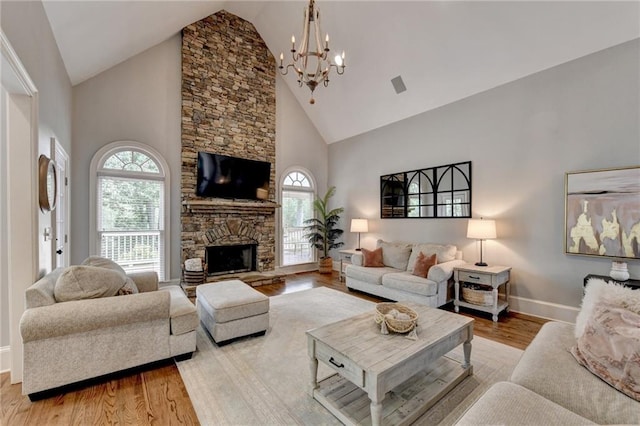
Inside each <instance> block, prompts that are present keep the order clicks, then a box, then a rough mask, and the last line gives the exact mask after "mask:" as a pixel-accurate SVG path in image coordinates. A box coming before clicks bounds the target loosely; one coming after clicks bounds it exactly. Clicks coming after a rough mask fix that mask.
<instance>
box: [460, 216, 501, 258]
mask: <svg viewBox="0 0 640 426" xmlns="http://www.w3.org/2000/svg"><path fill="white" fill-rule="evenodd" d="M467 238H473V239H475V240H480V262H477V263H476V266H487V264H486V263H484V262H483V261H482V241H484V240H489V239H493V238H496V221H495V220H484V219H482V218H480V219H469V224H468V226H467Z"/></svg>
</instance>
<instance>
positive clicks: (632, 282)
mask: <svg viewBox="0 0 640 426" xmlns="http://www.w3.org/2000/svg"><path fill="white" fill-rule="evenodd" d="M589 278H600V279H601V280H604V281H607V282H609V283H615V284H622V285H623V286H625V287H631V288H632V289H634V290H640V280H636V279H633V278H629V279H628V280H626V281H619V280H614V279H613V278H611V277H608V276H606V275H596V274H589V275H587V276H586V277H584V281H583V285H584V286H585V287H586V285H587V281H589Z"/></svg>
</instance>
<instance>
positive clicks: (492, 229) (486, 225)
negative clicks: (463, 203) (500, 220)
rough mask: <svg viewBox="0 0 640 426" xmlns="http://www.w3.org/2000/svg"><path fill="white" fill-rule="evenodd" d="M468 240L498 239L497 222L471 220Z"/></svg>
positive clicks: (468, 227) (468, 228)
mask: <svg viewBox="0 0 640 426" xmlns="http://www.w3.org/2000/svg"><path fill="white" fill-rule="evenodd" d="M467 238H473V239H475V240H489V239H492V238H496V221H495V220H485V219H469V225H468V226H467Z"/></svg>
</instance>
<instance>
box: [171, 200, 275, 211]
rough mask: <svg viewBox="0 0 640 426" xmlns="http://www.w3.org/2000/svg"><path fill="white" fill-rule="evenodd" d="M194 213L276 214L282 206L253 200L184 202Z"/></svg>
mask: <svg viewBox="0 0 640 426" xmlns="http://www.w3.org/2000/svg"><path fill="white" fill-rule="evenodd" d="M182 205H183V206H186V207H187V208H188V209H189V210H190V211H191V212H192V213H199V214H214V213H221V214H226V213H236V214H243V213H244V214H251V213H255V214H275V211H276V209H277V208H279V207H280V204H278V203H274V202H273V201H251V200H224V199H214V200H188V201H183V202H182Z"/></svg>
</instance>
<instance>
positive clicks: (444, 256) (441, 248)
mask: <svg viewBox="0 0 640 426" xmlns="http://www.w3.org/2000/svg"><path fill="white" fill-rule="evenodd" d="M456 251H457V248H456V246H454V245H450V244H448V245H444V244H414V245H413V247H411V256H409V261H408V264H407V268H406V269H407V271H409V272H413V269H414V267H415V264H416V260H417V259H418V256H419V255H420V253H423V254H424V255H425V256H430V255H432V254H435V255H436V257H437V259H438V263H443V262H450V261H452V260H455V258H456Z"/></svg>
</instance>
